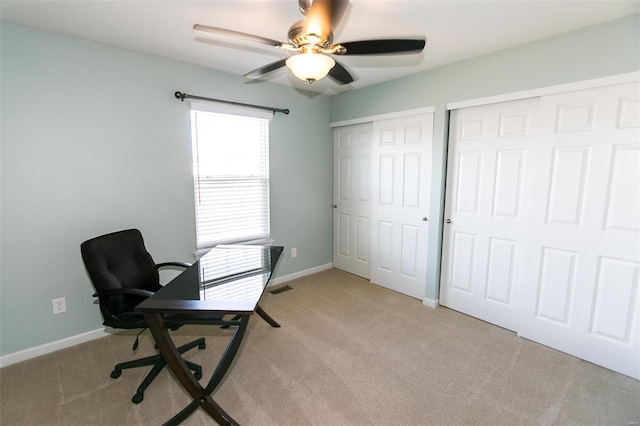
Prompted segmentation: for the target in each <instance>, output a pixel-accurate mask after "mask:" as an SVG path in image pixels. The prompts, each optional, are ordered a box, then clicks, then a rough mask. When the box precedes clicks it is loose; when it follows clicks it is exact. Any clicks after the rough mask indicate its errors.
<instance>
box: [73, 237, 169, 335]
mask: <svg viewBox="0 0 640 426" xmlns="http://www.w3.org/2000/svg"><path fill="white" fill-rule="evenodd" d="M80 251H81V253H82V260H83V261H84V265H85V267H86V268H87V272H88V273H89V277H90V278H91V282H92V283H93V287H94V289H95V290H96V293H102V292H105V291H108V290H118V289H122V288H135V289H142V290H148V291H152V292H155V291H157V290H158V289H160V288H161V286H160V284H159V281H160V279H159V275H158V270H157V268H156V264H155V262H154V261H153V258H152V257H151V255H150V254H149V253H148V252H147V250H146V248H145V246H144V240H143V238H142V234H141V233H140V231H138V230H137V229H127V230H124V231H119V232H114V233H111V234H106V235H102V236H99V237H96V238H92V239H90V240H87V241H85V242H83V243H82V244H81V245H80ZM142 300H144V297H141V296H132V295H118V296H110V297H99V301H100V310H101V311H102V315H103V318H104V320H105V324H106V325H110V326H112V327H121V326H122V325H123V324H111V322H114V321H116V322H117V321H118V316H121V314H123V313H127V312H131V311H132V310H133V308H134V307H135V306H136V305H137V304H139V303H140V302H141V301H142ZM136 317H138V320H139V318H140V317H139V316H136ZM130 319H133V318H130ZM131 325H133V324H131ZM127 328H129V327H127Z"/></svg>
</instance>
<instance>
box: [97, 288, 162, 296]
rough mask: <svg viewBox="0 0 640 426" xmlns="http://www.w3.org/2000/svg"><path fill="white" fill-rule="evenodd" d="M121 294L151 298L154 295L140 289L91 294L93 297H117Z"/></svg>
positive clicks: (120, 289)
mask: <svg viewBox="0 0 640 426" xmlns="http://www.w3.org/2000/svg"><path fill="white" fill-rule="evenodd" d="M121 294H131V295H134V296H144V297H151V296H153V295H154V294H155V293H154V292H152V291H149V290H142V289H140V288H118V289H115V290H105V291H100V292H96V293H94V294H93V297H109V296H119V295H121Z"/></svg>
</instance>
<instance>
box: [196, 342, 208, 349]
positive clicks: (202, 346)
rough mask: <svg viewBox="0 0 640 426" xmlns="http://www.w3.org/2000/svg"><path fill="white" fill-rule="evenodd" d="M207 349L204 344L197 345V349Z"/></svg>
mask: <svg viewBox="0 0 640 426" xmlns="http://www.w3.org/2000/svg"><path fill="white" fill-rule="evenodd" d="M206 347H207V344H206V343H205V342H202V343H200V344H199V345H198V349H205V348H206Z"/></svg>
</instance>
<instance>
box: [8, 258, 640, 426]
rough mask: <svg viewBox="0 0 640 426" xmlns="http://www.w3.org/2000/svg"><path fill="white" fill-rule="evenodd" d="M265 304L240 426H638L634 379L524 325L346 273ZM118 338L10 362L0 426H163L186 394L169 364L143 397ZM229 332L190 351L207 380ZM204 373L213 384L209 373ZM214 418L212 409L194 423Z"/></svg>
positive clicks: (223, 389)
mask: <svg viewBox="0 0 640 426" xmlns="http://www.w3.org/2000/svg"><path fill="white" fill-rule="evenodd" d="M287 284H288V285H289V286H290V287H292V289H291V290H288V291H285V292H282V293H280V294H268V293H267V294H265V297H264V298H263V301H262V303H261V305H262V306H263V307H264V308H265V310H266V311H267V312H268V313H269V314H271V316H273V317H274V318H275V319H276V320H277V321H279V322H280V324H282V328H280V329H274V328H271V327H270V326H269V325H268V324H267V323H266V322H264V321H262V320H261V319H260V318H259V317H258V316H255V317H254V318H252V319H251V321H250V324H249V329H248V331H247V335H246V336H245V340H244V343H243V346H242V348H241V350H240V352H239V354H238V356H237V358H236V361H235V363H234V365H233V367H232V369H231V370H230V372H229V373H228V374H227V377H226V378H225V380H224V382H223V383H222V385H221V386H220V388H219V389H218V390H216V392H215V393H214V398H215V399H216V401H217V402H218V403H219V404H220V405H221V406H222V407H223V408H224V409H225V410H226V411H227V412H228V413H230V414H231V415H232V416H233V417H234V418H235V419H236V420H237V421H238V422H239V423H240V424H242V425H296V426H300V425H467V424H468V425H529V424H531V425H539V424H541V425H552V424H557V425H623V426H628V425H633V424H636V425H637V424H638V423H637V422H638V421H639V420H640V384H639V382H638V381H637V380H634V379H631V378H629V377H626V376H623V375H620V374H617V373H614V372H612V371H609V370H606V369H604V368H601V367H598V366H595V365H593V364H590V363H588V362H585V361H581V360H579V359H577V358H574V357H572V356H569V355H566V354H563V353H560V352H557V351H555V350H552V349H549V348H546V347H544V346H540V345H538V344H535V343H532V342H530V341H527V340H524V339H521V338H518V337H517V336H516V335H515V334H514V333H512V332H509V331H506V330H504V329H501V328H498V327H495V326H492V325H490V324H487V323H485V322H482V321H479V320H476V319H474V318H470V317H468V316H465V315H463V314H460V313H457V312H455V311H452V310H449V309H446V308H443V307H440V308H437V309H430V308H427V307H425V306H423V305H422V304H421V302H420V301H418V300H415V299H412V298H409V297H406V296H403V295H400V294H398V293H395V292H392V291H389V290H386V289H384V288H381V287H379V286H376V285H373V284H370V283H368V282H367V281H366V280H363V279H361V278H358V277H355V276H353V275H350V274H348V273H345V272H342V271H339V270H335V269H332V270H328V271H324V272H321V273H318V274H315V275H312V276H309V277H305V278H301V279H298V280H295V281H291V282H289V283H287ZM133 334H134V333H129V332H127V333H119V334H116V335H113V336H109V337H106V338H102V339H99V340H95V341H92V342H89V343H85V344H82V345H78V346H76V347H73V348H69V349H65V350H62V351H59V352H56V353H53V354H48V355H45V356H42V357H39V358H36V359H33V360H29V361H25V362H22V363H20V364H15V365H11V366H8V367H5V368H3V369H1V370H0V382H1V383H0V384H1V387H0V404H1V405H0V408H1V410H0V424H2V425H3V426H8V425H102V426H107V425H118V426H120V425H157V424H161V423H162V422H164V421H166V420H168V419H169V418H170V417H171V416H173V415H174V414H175V413H177V412H178V411H180V410H181V409H182V408H183V407H184V406H185V405H187V404H188V403H189V402H190V399H189V397H188V395H187V394H186V393H185V392H184V391H183V390H182V389H181V387H180V385H179V384H178V383H177V382H176V381H175V379H174V378H173V376H172V375H171V374H170V373H169V372H168V371H163V372H162V373H161V374H160V376H159V377H158V379H156V381H155V382H154V383H152V384H151V386H150V387H149V389H148V390H147V392H146V393H145V398H144V401H143V402H142V403H141V404H139V405H134V404H132V403H131V402H130V400H131V397H132V396H133V393H134V392H135V389H136V387H137V385H138V384H139V383H140V381H141V380H142V378H143V377H144V375H145V374H146V371H147V369H146V368H142V369H140V368H139V369H134V370H125V371H123V373H122V376H121V377H120V378H118V379H111V378H110V377H109V374H110V373H111V370H112V369H113V365H114V364H115V363H116V362H121V361H125V360H128V359H132V358H137V357H140V356H142V355H146V354H147V353H148V354H150V353H153V341H152V339H151V337H150V335H149V334H148V332H145V335H144V336H145V337H143V339H142V341H141V345H140V348H139V349H138V351H137V353H136V354H132V352H131V345H132V344H133V340H134V338H133ZM229 334H230V331H228V330H227V331H225V330H221V329H219V328H216V327H203V326H193V327H184V328H182V329H181V330H179V331H178V332H176V333H174V336H176V337H175V340H176V341H177V343H185V342H187V341H189V340H192V339H193V338H196V337H199V336H202V335H204V336H205V337H206V339H207V349H205V350H202V351H199V350H198V349H194V350H192V351H191V352H189V353H188V354H187V355H186V358H187V359H190V360H192V361H194V362H197V363H201V364H202V365H203V369H204V376H205V378H204V379H203V382H205V381H206V380H208V377H209V375H210V374H211V372H212V370H213V368H214V366H215V364H216V363H217V360H218V357H219V354H220V351H222V350H223V349H224V347H225V346H226V343H227V340H228V337H229ZM205 383H206V382H205ZM212 423H214V422H213V421H212V420H211V419H210V418H209V417H208V416H207V415H206V413H204V412H203V411H202V410H199V411H198V412H196V413H195V414H194V415H192V416H191V417H190V418H189V419H188V420H187V421H186V422H185V423H184V424H186V425H201V424H203V425H204V424H207V425H209V424H212Z"/></svg>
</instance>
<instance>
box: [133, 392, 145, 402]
mask: <svg viewBox="0 0 640 426" xmlns="http://www.w3.org/2000/svg"><path fill="white" fill-rule="evenodd" d="M143 399H144V392H140V391H138V392H136V394H135V395H133V398H131V402H133V403H134V404H140V403H141V402H142V400H143Z"/></svg>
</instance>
